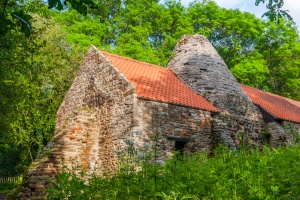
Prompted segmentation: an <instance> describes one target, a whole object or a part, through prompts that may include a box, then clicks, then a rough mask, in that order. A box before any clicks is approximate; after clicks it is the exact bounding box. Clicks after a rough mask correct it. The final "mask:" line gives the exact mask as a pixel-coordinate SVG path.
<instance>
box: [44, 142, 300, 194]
mask: <svg viewBox="0 0 300 200" xmlns="http://www.w3.org/2000/svg"><path fill="white" fill-rule="evenodd" d="M120 154H122V156H120V158H122V159H121V160H120V166H119V171H118V173H116V174H114V175H113V176H111V177H110V178H104V177H96V176H92V177H91V178H89V179H88V180H84V179H83V178H82V177H85V173H84V172H82V173H75V172H74V170H68V169H67V168H64V170H63V172H62V173H61V174H58V175H57V176H56V180H55V182H52V185H53V187H51V188H49V189H48V190H47V192H48V199H52V200H54V199H55V200H56V199H70V200H71V199H72V200H73V199H74V200H75V199H78V200H79V199H80V200H81V199H111V200H113V199H124V200H125V199H126V200H130V199H165V200H167V199H174V200H175V199H272V200H273V199H289V200H291V199H299V198H300V180H299V174H300V164H299V163H300V146H299V145H295V146H293V147H279V148H277V149H273V148H269V147H264V148H263V149H262V150H254V149H246V148H244V149H240V150H236V151H229V150H227V149H226V148H225V147H223V146H220V147H218V148H217V149H216V150H215V152H214V157H210V156H209V155H207V154H203V153H198V154H193V155H188V156H179V155H175V156H174V157H172V158H169V159H168V160H167V161H166V162H165V163H162V162H161V161H158V160H156V159H154V160H153V157H154V155H155V152H154V153H149V151H144V152H137V151H136V150H135V149H134V147H133V144H129V147H128V150H127V151H125V152H123V153H120ZM152 155H153V156H152Z"/></svg>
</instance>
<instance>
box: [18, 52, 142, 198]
mask: <svg viewBox="0 0 300 200" xmlns="http://www.w3.org/2000/svg"><path fill="white" fill-rule="evenodd" d="M136 102H137V94H136V90H135V88H134V87H133V86H132V85H131V83H129V81H128V80H127V79H126V78H125V77H124V76H123V75H122V74H121V73H120V72H119V71H118V70H117V69H116V68H115V67H114V66H113V65H112V64H111V63H110V62H109V61H108V60H107V59H106V58H105V57H104V56H102V54H101V53H100V52H99V51H98V50H97V49H96V48H95V47H91V48H90V49H89V51H88V54H87V56H86V58H85V60H84V62H83V64H82V66H81V68H80V70H79V72H78V74H77V76H76V78H75V80H74V82H73V84H72V86H71V88H70V90H69V91H68V93H67V94H66V96H65V99H64V101H63V103H62V104H61V106H60V108H59V110H58V112H57V121H56V130H55V136H54V138H53V139H52V140H51V141H50V143H49V144H48V146H47V147H46V149H45V151H44V155H41V157H40V158H39V159H38V160H37V161H36V162H35V163H34V164H33V165H32V167H31V169H30V170H29V173H27V174H26V177H24V185H23V188H22V189H20V190H19V191H18V192H19V197H18V198H19V199H31V198H33V199H44V198H45V193H44V192H45V188H46V187H49V185H48V182H47V179H48V178H53V177H54V176H55V175H56V174H57V173H58V172H60V171H61V166H62V158H63V159H64V163H63V164H64V165H67V166H68V167H69V168H71V167H72V166H73V165H74V164H75V165H78V166H80V168H81V169H80V170H86V171H87V172H88V173H89V172H90V173H92V172H93V173H96V174H102V173H106V172H107V173H109V172H111V171H113V170H114V169H116V167H117V163H118V159H117V154H116V152H117V151H121V150H122V149H123V148H124V147H125V144H124V142H123V140H124V139H125V138H128V137H130V136H131V132H132V130H133V129H134V127H135V126H136V125H137V124H138V121H137V120H135V119H134V114H135V106H134V105H135V103H136ZM45 152H47V153H45Z"/></svg>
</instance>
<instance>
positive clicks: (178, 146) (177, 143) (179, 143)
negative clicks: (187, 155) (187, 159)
mask: <svg viewBox="0 0 300 200" xmlns="http://www.w3.org/2000/svg"><path fill="white" fill-rule="evenodd" d="M185 143H186V142H183V141H175V151H178V152H179V155H183V149H184V145H185Z"/></svg>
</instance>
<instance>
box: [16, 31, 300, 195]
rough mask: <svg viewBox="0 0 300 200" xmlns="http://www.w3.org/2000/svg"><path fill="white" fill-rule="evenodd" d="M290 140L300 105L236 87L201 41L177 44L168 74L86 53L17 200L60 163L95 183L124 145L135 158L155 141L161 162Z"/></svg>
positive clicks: (298, 130)
mask: <svg viewBox="0 0 300 200" xmlns="http://www.w3.org/2000/svg"><path fill="white" fill-rule="evenodd" d="M293 134H300V102H297V101H294V100H291V99H287V98H284V97H280V96H277V95H274V94H270V93H267V92H264V91H261V90H258V89H254V88H251V87H249V86H245V85H241V84H239V83H238V82H237V80H236V79H235V78H234V76H233V75H232V74H231V72H230V71H229V70H228V68H227V66H226V64H225V63H224V61H223V60H222V59H221V58H220V56H219V55H218V53H217V52H216V50H215V49H214V48H213V47H212V45H211V44H210V43H209V41H208V40H207V39H206V38H205V37H203V36H200V35H193V36H192V35H189V36H188V35H185V36H183V37H182V38H181V40H180V41H179V42H178V44H177V45H176V47H175V49H174V56H173V57H172V58H171V60H170V62H169V63H168V65H167V68H163V67H159V66H155V65H152V64H148V63H144V62H140V61H136V60H132V59H129V58H125V57H121V56H118V55H114V54H110V53H106V52H100V51H99V50H97V49H96V48H95V47H93V46H92V47H91V48H90V49H89V51H88V53H87V55H86V57H85V59H84V61H83V64H82V66H81V68H80V70H79V72H78V75H77V77H76V78H75V80H74V82H73V84H72V86H71V88H70V90H69V91H68V93H67V94H66V96H65V99H64V101H63V102H62V104H61V106H60V108H59V110H58V112H57V119H56V131H55V135H54V137H53V139H52V140H51V141H50V143H49V144H48V146H47V148H46V149H47V151H45V152H47V154H44V156H41V157H40V158H39V159H38V160H37V161H36V162H35V163H34V164H33V165H32V167H31V169H30V170H29V172H28V173H27V175H26V177H25V178H24V179H25V180H26V181H27V182H26V183H24V188H23V190H22V192H21V193H20V196H19V198H20V199H30V198H32V199H42V198H43V194H44V188H45V187H47V181H46V179H47V178H51V177H53V176H54V175H55V174H57V173H58V172H59V171H60V170H61V160H62V158H63V159H64V163H65V164H66V165H68V166H71V164H72V163H73V162H76V163H79V165H80V167H81V168H83V169H86V170H87V171H89V172H94V173H97V174H99V175H100V174H102V173H104V172H110V171H113V170H114V169H116V167H117V163H118V158H117V154H116V152H118V151H122V150H123V149H124V148H125V147H126V144H125V141H126V140H130V141H132V142H133V143H134V145H135V147H136V148H137V149H138V150H139V149H142V148H143V147H144V146H145V145H146V144H153V143H154V138H155V136H156V135H157V136H158V148H159V152H160V154H159V155H158V156H159V157H160V159H166V158H167V157H168V156H170V155H172V152H173V151H174V150H181V151H183V152H185V153H193V152H199V151H207V152H211V151H213V149H214V148H215V146H216V145H218V144H220V143H224V144H225V145H227V146H228V147H229V148H231V149H236V148H237V147H238V146H239V145H240V144H241V143H242V142H245V143H248V144H250V145H257V146H262V145H263V144H270V145H272V146H278V145H287V144H289V143H292V142H293V140H294V137H293Z"/></svg>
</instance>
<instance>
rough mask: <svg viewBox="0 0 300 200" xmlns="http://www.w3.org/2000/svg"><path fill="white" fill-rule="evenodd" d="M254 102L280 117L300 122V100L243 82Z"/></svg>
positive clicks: (245, 89)
mask: <svg viewBox="0 0 300 200" xmlns="http://www.w3.org/2000/svg"><path fill="white" fill-rule="evenodd" d="M241 87H242V88H243V90H244V91H245V93H246V94H247V95H248V97H250V98H251V99H252V101H253V103H254V104H257V105H259V106H260V107H261V108H263V109H265V110H266V111H268V112H269V113H271V114H272V115H274V116H275V117H276V118H278V119H282V120H287V121H291V122H296V123H300V102H298V101H295V100H292V99H288V98H285V97H281V96H278V95H275V94H271V93H269V92H265V91H262V90H259V89H255V88H252V87H250V86H246V85H243V84H241Z"/></svg>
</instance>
